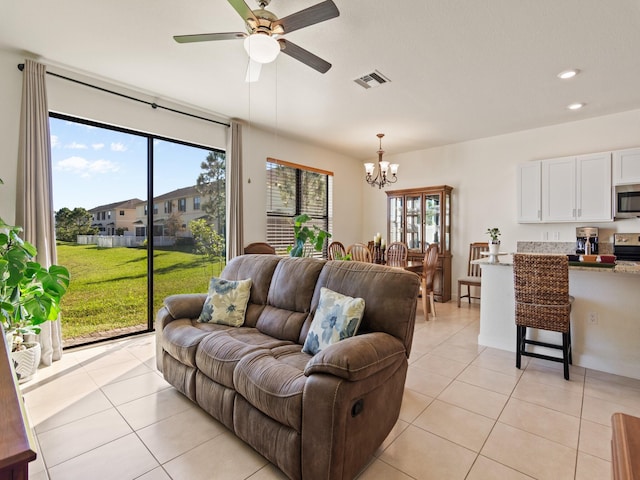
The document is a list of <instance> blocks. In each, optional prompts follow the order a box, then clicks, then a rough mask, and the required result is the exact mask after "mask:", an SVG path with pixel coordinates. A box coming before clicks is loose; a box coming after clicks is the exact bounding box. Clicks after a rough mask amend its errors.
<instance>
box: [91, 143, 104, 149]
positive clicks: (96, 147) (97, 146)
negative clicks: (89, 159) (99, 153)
mask: <svg viewBox="0 0 640 480" xmlns="http://www.w3.org/2000/svg"><path fill="white" fill-rule="evenodd" d="M91 148H93V149H94V150H102V149H103V148H104V143H92V144H91Z"/></svg>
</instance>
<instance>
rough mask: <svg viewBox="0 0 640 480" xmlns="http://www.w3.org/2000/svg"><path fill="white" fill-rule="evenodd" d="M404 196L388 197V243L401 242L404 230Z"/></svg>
mask: <svg viewBox="0 0 640 480" xmlns="http://www.w3.org/2000/svg"><path fill="white" fill-rule="evenodd" d="M403 200H404V197H402V196H400V197H390V198H389V243H391V242H402V241H404V239H403V238H402V234H403V231H404V209H403V204H404V202H403Z"/></svg>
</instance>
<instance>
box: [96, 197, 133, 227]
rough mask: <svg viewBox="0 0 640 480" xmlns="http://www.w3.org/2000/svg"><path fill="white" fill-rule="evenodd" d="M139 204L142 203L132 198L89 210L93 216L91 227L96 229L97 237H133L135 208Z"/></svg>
mask: <svg viewBox="0 0 640 480" xmlns="http://www.w3.org/2000/svg"><path fill="white" fill-rule="evenodd" d="M140 202H143V201H142V200H140V199H139V198H132V199H130V200H124V201H122V202H114V203H109V204H108V205H100V206H98V207H95V208H92V209H91V210H89V213H91V215H93V222H92V223H91V226H92V227H97V228H98V230H99V232H100V233H99V235H126V236H129V235H134V234H135V231H136V228H135V221H136V207H137V205H138V204H140ZM120 232H121V233H120Z"/></svg>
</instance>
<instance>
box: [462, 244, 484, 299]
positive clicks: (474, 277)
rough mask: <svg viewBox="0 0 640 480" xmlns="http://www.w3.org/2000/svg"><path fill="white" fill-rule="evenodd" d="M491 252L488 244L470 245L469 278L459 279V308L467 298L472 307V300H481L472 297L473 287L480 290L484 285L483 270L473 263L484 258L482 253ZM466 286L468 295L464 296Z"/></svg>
mask: <svg viewBox="0 0 640 480" xmlns="http://www.w3.org/2000/svg"><path fill="white" fill-rule="evenodd" d="M488 250H489V244H488V243H487V242H474V243H472V244H470V245H469V263H468V264H467V276H466V277H462V278H459V279H458V308H460V300H462V299H463V298H467V299H468V300H469V305H471V299H472V298H473V299H476V300H480V297H479V296H477V297H474V296H472V295H471V287H477V288H480V286H481V285H482V278H481V274H482V269H481V268H480V265H477V264H473V263H471V262H472V261H474V260H478V259H479V258H480V257H482V252H486V251H488ZM463 285H466V287H467V293H466V295H462V286H463Z"/></svg>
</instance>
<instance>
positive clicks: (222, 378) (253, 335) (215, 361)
mask: <svg viewBox="0 0 640 480" xmlns="http://www.w3.org/2000/svg"><path fill="white" fill-rule="evenodd" d="M290 344H291V342H287V341H284V340H278V339H277V338H272V337H270V336H268V335H265V334H263V333H260V332H259V331H258V330H256V329H255V328H250V327H240V328H228V327H227V330H224V331H220V332H217V333H214V334H212V335H209V336H207V337H205V338H204V339H203V340H202V341H201V342H200V344H199V346H198V351H197V352H196V355H195V363H196V365H197V367H198V369H199V370H200V371H201V372H202V373H203V374H204V375H206V376H207V377H209V378H210V379H211V380H213V381H214V382H216V383H219V384H221V385H224V386H225V387H228V388H234V384H233V371H234V370H235V368H236V365H237V364H238V362H239V361H240V360H241V359H242V358H243V357H244V356H245V355H248V354H250V353H251V352H254V351H257V350H262V349H265V350H268V349H270V348H275V347H279V346H282V345H290ZM298 348H299V347H298Z"/></svg>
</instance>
